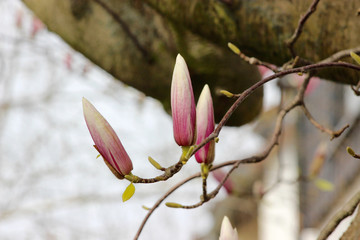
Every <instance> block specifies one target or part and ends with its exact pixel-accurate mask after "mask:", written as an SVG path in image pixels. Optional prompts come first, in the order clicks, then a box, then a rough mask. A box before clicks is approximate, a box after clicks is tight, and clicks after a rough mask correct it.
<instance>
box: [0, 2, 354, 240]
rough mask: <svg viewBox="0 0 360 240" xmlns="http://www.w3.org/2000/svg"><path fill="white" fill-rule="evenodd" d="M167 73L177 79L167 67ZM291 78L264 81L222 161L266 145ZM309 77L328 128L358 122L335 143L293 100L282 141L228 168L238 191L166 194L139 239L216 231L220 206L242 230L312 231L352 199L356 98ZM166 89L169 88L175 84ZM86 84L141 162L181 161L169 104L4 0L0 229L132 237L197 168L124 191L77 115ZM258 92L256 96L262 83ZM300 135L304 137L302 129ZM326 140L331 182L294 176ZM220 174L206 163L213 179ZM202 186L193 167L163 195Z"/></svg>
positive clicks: (145, 171)
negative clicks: (206, 195)
mask: <svg viewBox="0 0 360 240" xmlns="http://www.w3.org/2000/svg"><path fill="white" fill-rule="evenodd" d="M175 56H176V55H174V56H173V58H172V61H173V62H172V63H171V65H173V64H174V62H175ZM170 70H171V71H172V69H169V71H170ZM260 72H261V71H260ZM190 74H191V71H190ZM261 74H262V76H263V77H264V76H266V74H270V73H269V72H267V73H266V72H261ZM168 77H169V81H170V79H171V74H169V76H168ZM294 78H295V77H294V76H292V77H289V78H288V79H282V80H281V81H280V82H279V83H276V82H272V83H269V84H267V85H266V86H265V88H264V101H263V110H262V112H263V114H262V116H261V117H259V118H257V119H256V121H255V122H252V123H250V124H246V125H243V126H241V127H225V128H224V129H223V130H222V131H221V134H220V142H219V143H218V144H217V146H216V157H215V163H220V162H224V161H228V160H235V159H241V158H244V157H247V156H251V155H253V154H255V153H257V152H259V151H260V150H262V149H263V147H264V146H265V144H266V141H267V139H268V137H269V134H270V133H271V131H272V127H273V123H274V119H275V118H274V117H275V116H276V112H277V109H278V108H277V107H278V105H279V104H280V98H281V94H280V90H279V87H278V86H279V85H280V86H282V89H283V93H285V95H286V96H284V95H283V96H282V97H283V99H285V100H287V99H290V98H291V96H293V95H294V92H295V90H296V89H297V87H298V80H296V79H295V80H294ZM313 82H314V84H313V85H312V89H311V90H309V92H308V93H307V101H308V103H309V109H310V110H311V111H312V113H313V114H314V116H315V117H316V119H317V120H319V122H322V123H326V125H327V126H330V127H333V128H339V126H342V124H343V123H354V128H353V129H352V130H351V131H350V133H349V134H348V135H346V136H344V137H343V138H341V139H339V140H334V141H333V142H331V145H329V144H328V142H329V141H328V139H329V137H328V136H327V135H326V134H323V133H320V131H318V130H314V128H313V126H312V125H310V124H309V123H308V122H307V120H306V119H304V118H303V117H302V115H301V114H299V113H300V111H299V112H297V111H294V113H291V114H290V115H289V116H288V118H287V121H286V125H285V126H286V128H285V129H286V130H285V131H284V136H283V139H282V142H283V143H284V145H283V146H282V147H281V148H280V150H279V151H277V152H276V153H274V154H272V156H270V158H269V159H268V160H266V161H265V163H262V164H257V165H256V166H255V165H254V166H251V165H249V166H241V167H240V168H239V170H237V171H236V172H235V174H233V176H232V178H231V181H232V183H233V184H234V185H233V187H232V189H231V191H232V194H231V195H229V194H228V192H227V191H226V190H225V189H223V190H221V192H220V194H219V195H218V196H217V197H216V199H214V200H212V201H210V202H209V203H207V204H205V205H204V206H202V207H200V208H198V209H194V210H182V209H170V208H166V207H165V206H161V207H160V208H159V209H158V210H156V211H155V213H154V214H153V216H152V217H151V218H150V220H149V221H148V223H147V224H146V226H145V228H144V230H143V232H142V234H141V237H140V239H170V238H171V239H174V240H176V239H179V240H181V239H217V238H218V233H219V225H220V222H221V220H222V218H223V216H224V215H228V216H229V217H230V219H231V221H232V223H233V225H234V226H236V227H237V228H238V231H239V234H240V236H241V237H240V239H262V240H269V239H288V240H291V239H299V238H301V239H303V240H311V239H315V238H316V236H317V233H318V229H319V228H320V227H321V225H322V224H323V221H324V219H326V218H327V217H328V216H327V213H328V212H329V211H328V209H330V208H331V209H332V208H334V209H336V207H334V206H335V202H341V201H340V200H339V199H340V196H341V197H343V198H345V199H346V196H347V195H346V194H345V189H344V187H343V186H345V185H349V186H350V185H352V184H354V185H355V186H357V180H356V179H355V177H356V175H357V173H358V169H359V164H358V163H357V162H356V161H354V160H353V159H351V158H349V157H348V156H347V155H346V154H343V155H336V154H338V152H342V153H343V146H344V145H346V144H347V143H348V142H347V141H349V142H350V143H351V144H352V146H356V145H355V144H356V143H358V142H357V139H356V131H357V123H358V113H359V111H358V110H357V109H358V107H357V106H358V104H359V101H358V99H356V98H355V97H353V94H352V92H350V90H349V89H348V88H344V87H343V86H340V85H338V84H335V83H329V82H322V81H320V80H319V79H316V80H314V81H313ZM284 86H285V87H284ZM285 88H287V90H284V89H285ZM163 90H164V92H168V94H169V95H170V89H163ZM83 96H84V97H86V98H88V99H89V100H90V101H91V102H92V103H93V104H94V105H95V106H96V108H97V109H98V110H99V111H100V112H101V113H102V114H103V115H104V117H105V118H106V119H107V120H108V121H109V123H110V124H111V125H112V126H113V128H114V129H115V131H116V132H117V134H118V136H119V137H120V139H121V141H122V143H123V144H124V147H125V148H126V150H127V152H128V154H129V156H130V157H131V158H132V161H133V164H134V171H133V173H134V174H136V175H139V176H142V177H152V176H155V175H157V174H158V173H159V172H157V170H156V169H154V168H153V167H152V166H151V165H150V164H149V163H148V161H147V157H148V156H151V157H153V158H154V159H156V160H157V161H158V162H159V163H161V165H163V166H169V165H171V164H173V163H174V162H176V161H177V159H178V156H179V154H180V149H179V147H178V146H177V145H176V143H175V142H174V140H173V136H172V122H171V117H170V116H169V115H168V114H167V112H166V107H165V110H164V106H163V105H162V104H161V103H160V102H159V101H158V100H155V99H153V98H150V97H147V96H146V95H145V94H144V93H142V92H140V91H138V90H136V89H134V88H132V87H130V86H128V85H126V84H124V83H122V82H120V81H118V80H116V79H115V78H114V77H112V76H111V75H109V74H108V73H106V72H105V71H104V70H102V69H100V68H99V67H97V66H96V65H95V64H93V63H92V62H90V61H89V60H88V59H86V58H85V57H84V56H83V55H81V54H79V53H78V52H76V51H74V50H73V49H72V48H71V47H69V46H68V45H67V44H66V43H64V41H63V40H62V39H60V38H59V37H58V36H57V35H55V34H53V33H51V32H49V31H48V29H47V28H46V26H45V25H44V24H43V23H42V22H41V21H40V20H39V19H38V18H37V17H36V16H34V15H33V14H32V13H31V12H30V11H29V10H28V9H27V8H26V7H25V6H24V5H23V3H22V2H21V1H18V0H1V1H0V196H1V197H0V239H132V238H133V237H134V235H135V233H136V231H137V229H138V227H139V226H140V224H141V221H142V220H143V218H144V217H145V215H146V213H147V212H146V210H144V209H143V208H142V206H146V207H152V205H153V204H154V203H155V202H156V200H157V199H159V198H160V197H161V196H162V195H163V194H164V193H165V192H166V191H167V189H170V188H171V186H172V185H174V184H176V183H177V182H179V181H181V180H182V179H183V178H184V177H186V176H189V175H191V174H192V173H195V172H198V171H199V170H200V167H199V165H198V164H197V163H196V161H195V160H194V159H192V160H190V161H189V163H188V164H187V165H186V166H185V167H184V168H183V170H182V171H181V172H180V173H179V174H178V175H176V176H175V177H174V178H173V179H171V180H169V181H167V182H164V183H156V184H151V185H146V186H145V185H136V193H135V195H134V197H133V198H132V199H131V200H129V201H128V202H126V203H123V202H122V201H121V195H122V193H123V191H124V189H125V188H126V187H127V184H128V183H127V182H125V181H118V180H117V179H116V178H115V177H114V176H113V175H112V174H111V172H110V171H109V170H108V169H107V167H106V166H105V164H104V163H103V161H102V160H101V159H96V156H97V152H96V151H95V149H94V148H93V147H92V145H93V142H92V139H91V137H90V134H89V133H88V130H87V128H86V125H85V121H84V119H83V115H82V108H81V98H82V97H83ZM258 96H259V98H260V99H261V98H262V93H261V94H260V95H258ZM260 105H261V104H260ZM260 105H259V109H260V108H261V106H260ZM329 106H331V107H329ZM319 109H321V110H322V111H319ZM322 113H323V114H324V115H321V114H322ZM329 113H330V114H329ZM246 121H248V120H246ZM315 135H316V136H315ZM299 136H300V138H299V139H302V140H296V139H297V138H295V137H299ZM310 140H311V141H310ZM323 142H325V143H323ZM319 143H320V144H319ZM324 145H326V147H328V149H332V150H331V151H325V152H326V153H328V154H326V157H324V158H326V160H325V161H326V163H328V164H327V165H326V164H325V165H324V166H326V167H324V169H322V171H321V172H320V174H319V176H320V177H321V179H324V180H326V183H327V185H326V184H325V185H326V186H324V185H321V186H319V185H316V184H315V183H314V182H301V181H300V182H299V181H297V179H298V177H299V176H304V175H307V172H308V171H309V168H310V166H311V164H312V162H313V161H314V158H315V157H316V156H317V155H316V152H317V151H324V150H321V149H323V146H324ZM328 145H329V146H328ZM321 147H322V148H321ZM319 148H320V150H318V149H319ZM354 149H355V148H354ZM314 156H315V157H314ZM344 159H346V164H344ZM299 163H300V164H299ZM344 165H346V166H347V167H346V168H345V167H344V168H343V167H341V169H343V170H344V171H340V170H339V166H344ZM264 170H265V171H264ZM219 174H220V175H221V173H219ZM354 182H355V183H354ZM217 183H218V180H216V178H215V177H214V176H213V175H211V176H210V177H209V183H208V186H209V189H212V188H215V187H216V184H217ZM274 184H275V185H274ZM269 189H270V190H269ZM268 190H269V191H268ZM346 190H348V189H346ZM267 191H268V192H267ZM352 191H354V190H352ZM264 192H267V193H266V195H265V196H262V193H264ZM350 192H351V190H350ZM201 193H202V192H201V181H200V180H199V179H197V180H193V181H191V182H190V183H188V184H186V185H184V186H183V187H181V188H180V189H179V190H177V191H176V192H175V193H174V194H172V195H171V196H170V197H169V198H168V199H167V201H171V202H178V203H181V204H192V203H196V202H198V201H199V196H200V195H201ZM349 196H350V195H349ZM319 199H321V200H319ZM342 201H343V200H342ZM314 209H316V211H314ZM303 228H304V229H305V230H301V229H303ZM345 228H346V226H345ZM340 231H341V230H340ZM340 234H341V233H340ZM338 236H339V235H334V236H332V237H333V239H338Z"/></svg>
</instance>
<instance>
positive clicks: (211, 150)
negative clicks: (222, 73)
mask: <svg viewBox="0 0 360 240" xmlns="http://www.w3.org/2000/svg"><path fill="white" fill-rule="evenodd" d="M196 116H197V118H196V128H197V131H196V132H197V140H196V144H199V143H201V142H202V141H203V140H204V139H205V138H207V137H208V136H209V135H210V134H211V133H212V132H213V131H214V129H215V120H214V107H213V102H212V98H211V93H210V89H209V86H208V85H207V84H206V85H205V86H204V88H203V90H202V92H201V94H200V97H199V100H198V103H197V106H196ZM214 157H215V141H214V140H211V141H210V142H208V143H207V144H206V145H205V146H203V147H202V148H200V149H199V150H198V151H197V152H196V153H195V158H196V161H198V163H206V164H210V163H212V162H213V161H214Z"/></svg>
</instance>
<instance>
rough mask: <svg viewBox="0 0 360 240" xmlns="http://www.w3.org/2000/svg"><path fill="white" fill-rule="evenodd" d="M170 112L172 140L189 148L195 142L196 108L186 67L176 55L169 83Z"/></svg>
mask: <svg viewBox="0 0 360 240" xmlns="http://www.w3.org/2000/svg"><path fill="white" fill-rule="evenodd" d="M171 112H172V118H173V130H174V138H175V141H176V143H177V144H178V145H180V146H190V145H192V144H194V142H195V140H196V128H195V124H196V108H195V100H194V93H193V88H192V85H191V79H190V74H189V70H188V67H187V65H186V62H185V60H184V58H183V57H182V56H181V55H180V54H178V55H177V57H176V63H175V67H174V72H173V77H172V82H171Z"/></svg>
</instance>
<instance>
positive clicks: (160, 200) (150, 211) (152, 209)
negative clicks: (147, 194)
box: [134, 172, 201, 240]
mask: <svg viewBox="0 0 360 240" xmlns="http://www.w3.org/2000/svg"><path fill="white" fill-rule="evenodd" d="M200 176H201V173H200V172H199V173H196V174H193V175H191V176H189V177H188V178H185V179H184V180H182V181H181V182H179V183H178V184H176V185H175V186H173V187H172V188H171V189H170V190H169V191H167V192H166V193H165V194H164V195H163V196H162V197H161V198H160V199H159V200H158V201H157V202H156V203H155V204H154V206H153V207H152V208H151V209H150V210H149V212H148V214H146V216H145V218H144V219H143V221H142V222H141V225H140V227H139V229H138V231H137V233H136V235H135V237H134V239H135V240H136V239H138V238H139V236H140V234H141V232H142V230H143V229H144V226H145V224H146V222H147V221H148V219H149V218H150V216H151V214H153V212H154V211H155V210H156V209H157V208H158V207H159V206H160V204H161V203H162V202H163V201H164V200H165V199H166V198H167V197H168V196H170V194H172V193H173V192H175V190H176V189H178V188H179V187H181V186H182V185H184V184H185V183H187V182H189V181H191V180H192V179H195V178H198V177H200Z"/></svg>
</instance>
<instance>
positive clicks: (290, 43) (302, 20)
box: [286, 0, 320, 57]
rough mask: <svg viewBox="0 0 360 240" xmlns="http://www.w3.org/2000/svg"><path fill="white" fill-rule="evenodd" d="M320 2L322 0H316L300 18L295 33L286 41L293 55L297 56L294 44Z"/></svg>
mask: <svg viewBox="0 0 360 240" xmlns="http://www.w3.org/2000/svg"><path fill="white" fill-rule="evenodd" d="M319 2H320V0H314V1H313V2H312V4H311V5H310V7H309V8H308V10H307V11H306V13H305V14H304V15H303V16H302V17H301V18H300V20H299V23H298V26H297V28H296V29H295V32H294V34H293V35H292V36H291V37H290V38H289V39H288V40H287V41H286V45H287V47H288V48H289V50H290V52H291V55H292V57H296V53H295V50H294V44H295V43H296V41H297V40H298V38H299V37H300V34H301V33H302V30H303V27H304V25H305V22H306V21H307V20H308V18H309V17H310V16H311V14H313V13H314V12H315V11H316V7H317V4H318V3H319Z"/></svg>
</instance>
